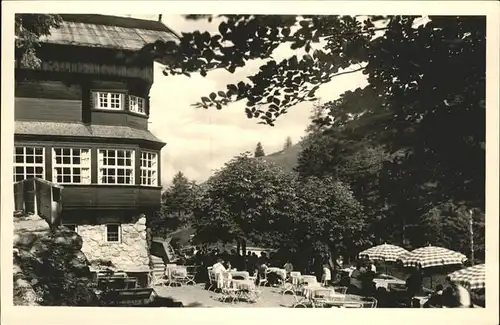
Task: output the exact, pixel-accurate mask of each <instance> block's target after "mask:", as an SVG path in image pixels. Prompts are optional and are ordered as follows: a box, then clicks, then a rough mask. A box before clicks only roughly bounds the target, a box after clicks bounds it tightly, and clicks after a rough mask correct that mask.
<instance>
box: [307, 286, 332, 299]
mask: <svg viewBox="0 0 500 325" xmlns="http://www.w3.org/2000/svg"><path fill="white" fill-rule="evenodd" d="M325 290H329V289H327V288H325V287H323V286H321V284H319V283H317V282H316V283H312V284H308V285H306V286H303V287H302V295H303V296H304V297H305V298H307V299H310V298H312V297H314V293H315V292H316V291H325ZM329 291H331V294H332V295H336V293H335V291H334V290H333V288H332V289H330V290H329Z"/></svg>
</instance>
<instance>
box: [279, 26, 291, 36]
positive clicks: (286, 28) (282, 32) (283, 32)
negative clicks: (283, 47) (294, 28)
mask: <svg viewBox="0 0 500 325" xmlns="http://www.w3.org/2000/svg"><path fill="white" fill-rule="evenodd" d="M281 34H282V35H283V36H285V37H288V36H290V28H288V27H284V28H283V29H282V30H281Z"/></svg>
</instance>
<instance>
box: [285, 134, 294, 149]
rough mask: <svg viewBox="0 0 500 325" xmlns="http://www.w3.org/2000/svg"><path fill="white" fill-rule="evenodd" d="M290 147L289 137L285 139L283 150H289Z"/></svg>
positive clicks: (290, 139) (290, 140) (291, 144)
mask: <svg viewBox="0 0 500 325" xmlns="http://www.w3.org/2000/svg"><path fill="white" fill-rule="evenodd" d="M292 146H293V142H292V138H291V137H286V139H285V144H284V145H283V150H286V149H288V148H291V147H292Z"/></svg>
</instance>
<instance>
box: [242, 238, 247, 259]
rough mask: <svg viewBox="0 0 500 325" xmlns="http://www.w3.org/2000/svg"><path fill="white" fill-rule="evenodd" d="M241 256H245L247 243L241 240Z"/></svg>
mask: <svg viewBox="0 0 500 325" xmlns="http://www.w3.org/2000/svg"><path fill="white" fill-rule="evenodd" d="M241 255H243V256H246V255H247V241H246V239H241Z"/></svg>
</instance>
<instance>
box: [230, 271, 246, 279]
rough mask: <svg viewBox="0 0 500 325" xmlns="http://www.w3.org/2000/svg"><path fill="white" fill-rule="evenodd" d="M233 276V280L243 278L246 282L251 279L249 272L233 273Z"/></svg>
mask: <svg viewBox="0 0 500 325" xmlns="http://www.w3.org/2000/svg"><path fill="white" fill-rule="evenodd" d="M231 276H232V277H233V278H235V277H238V278H243V279H245V280H247V279H248V278H249V277H250V273H248V272H247V271H236V270H234V271H231Z"/></svg>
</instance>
